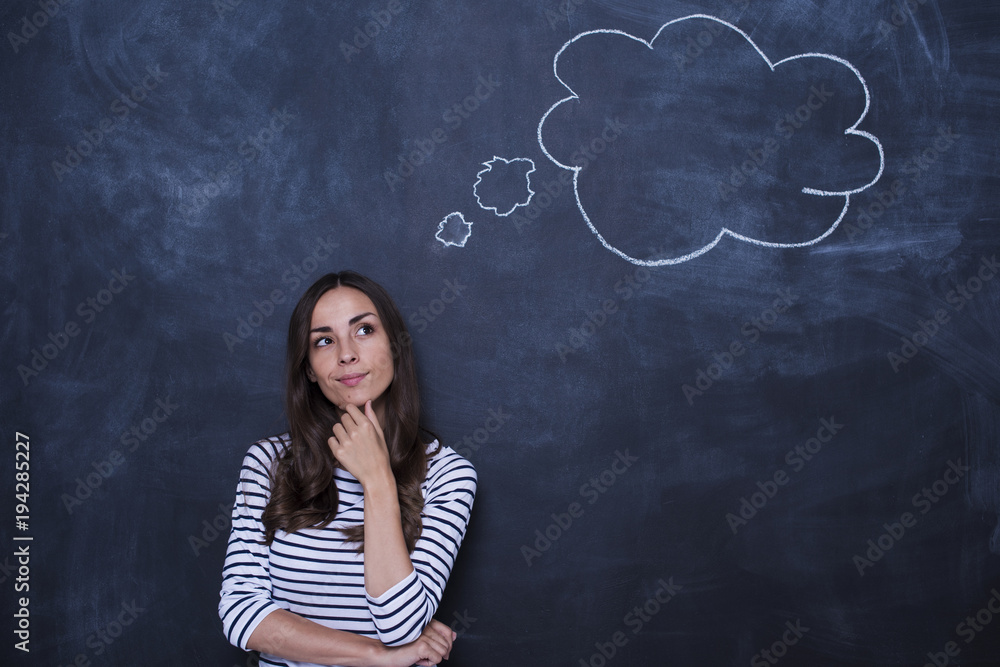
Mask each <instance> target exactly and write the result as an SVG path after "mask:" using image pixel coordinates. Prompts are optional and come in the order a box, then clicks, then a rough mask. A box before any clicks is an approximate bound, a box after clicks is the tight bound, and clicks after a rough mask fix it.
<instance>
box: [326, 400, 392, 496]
mask: <svg viewBox="0 0 1000 667" xmlns="http://www.w3.org/2000/svg"><path fill="white" fill-rule="evenodd" d="M327 444H329V445H330V451H331V452H333V456H334V457H335V458H336V459H337V461H339V462H340V464H341V465H342V466H344V469H345V470H347V472H349V473H351V474H352V475H354V476H355V477H356V478H357V479H358V481H359V482H361V486H363V487H366V488H367V486H368V483H369V482H372V481H376V480H380V479H381V480H383V481H385V480H386V476H388V478H390V479H391V477H392V465H391V464H390V462H389V450H388V448H387V447H386V445H385V435H384V434H383V433H382V426H381V425H380V424H379V423H378V417H377V416H376V415H375V410H374V409H372V402H371V401H367V402H366V403H365V411H364V413H362V412H361V410H359V409H358V408H357V406H354V405H348V406H347V410H346V411H345V412H344V414H343V415H342V416H341V418H340V422H339V423H337V424H334V425H333V436H332V437H331V438H329V439H328V440H327ZM393 484H395V482H393Z"/></svg>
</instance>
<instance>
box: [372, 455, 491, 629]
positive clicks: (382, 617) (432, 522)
mask: <svg viewBox="0 0 1000 667" xmlns="http://www.w3.org/2000/svg"><path fill="white" fill-rule="evenodd" d="M476 485H477V477H476V470H475V468H473V467H472V464H471V463H469V462H468V461H467V460H465V459H464V458H462V457H461V456H459V455H458V454H457V453H455V452H454V451H453V450H451V449H449V448H442V449H441V451H440V452H439V453H438V455H437V456H435V457H434V458H433V459H432V460H431V464H430V467H429V469H428V471H427V479H426V480H425V482H424V484H423V489H424V510H423V512H422V513H421V515H422V520H423V531H422V533H421V536H420V538H419V539H418V540H417V543H416V546H415V548H414V550H413V553H412V554H411V555H410V560H411V561H412V562H413V568H414V571H413V572H411V573H410V575H409V576H408V577H406V578H405V579H403V580H402V581H400V582H399V583H398V584H396V585H395V586H393V587H392V588H390V589H389V590H388V591H386V592H385V593H383V594H382V595H380V596H379V597H377V598H373V597H371V596H367V595H366V597H367V599H368V608H369V610H370V611H371V615H372V619H373V620H374V622H375V628H376V630H377V632H378V638H379V640H381V641H382V643H384V644H386V645H389V646H398V645H401V644H406V643H408V642H411V641H414V640H415V639H417V638H418V637H419V636H420V633H421V631H423V629H424V627H425V626H426V625H427V624H428V623H429V622H430V620H431V618H432V617H433V616H434V613H435V612H436V611H437V608H438V605H440V603H441V596H442V594H443V592H444V587H445V584H446V583H447V582H448V577H449V576H450V575H451V570H452V567H453V566H454V564H455V557H456V555H457V554H458V548H459V547H460V546H461V544H462V540H463V539H464V537H465V531H466V528H467V527H468V523H469V515H470V513H471V511H472V504H473V501H474V500H475V497H476Z"/></svg>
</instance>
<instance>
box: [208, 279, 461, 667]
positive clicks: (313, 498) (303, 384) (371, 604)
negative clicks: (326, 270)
mask: <svg viewBox="0 0 1000 667" xmlns="http://www.w3.org/2000/svg"><path fill="white" fill-rule="evenodd" d="M409 343H410V339H409V334H408V333H407V332H406V326H405V324H404V323H403V318H402V317H401V316H400V314H399V310H398V309H397V308H396V306H395V304H394V303H393V301H392V299H391V298H390V297H389V295H388V294H387V293H386V291H385V290H384V289H383V288H382V287H381V286H379V285H378V284H377V283H375V282H373V281H371V280H369V279H367V278H365V277H363V276H361V275H358V274H356V273H353V272H349V271H344V272H342V273H339V274H337V273H331V274H327V275H325V276H323V277H322V278H320V279H319V280H318V281H317V282H316V283H315V284H314V285H312V287H310V288H309V289H308V290H307V291H306V293H305V294H304V295H303V296H302V298H301V299H300V300H299V302H298V304H297V305H296V307H295V310H294V312H293V313H292V318H291V322H290V324H289V327H288V351H287V358H286V396H285V410H286V416H287V417H288V422H289V432H288V433H285V434H283V435H280V436H276V437H272V438H268V439H266V440H261V441H260V442H257V443H256V444H254V445H253V446H252V447H251V448H250V450H249V451H248V452H247V455H246V458H245V459H244V460H243V468H242V470H241V472H240V482H239V486H238V488H237V493H236V504H235V506H234V508H233V529H232V533H231V535H230V538H229V548H228V551H227V553H226V563H225V567H224V569H223V582H222V599H221V601H220V603H219V615H220V616H221V618H222V623H223V629H224V631H225V633H226V636H227V637H228V639H229V641H230V642H232V643H233V644H234V645H236V646H239V647H240V648H243V649H248V650H256V651H259V652H260V664H261V665H271V666H273V665H282V666H287V667H305V666H306V665H342V666H345V667H348V666H351V667H355V666H356V667H365V666H369V665H371V666H376V665H377V666H386V667H409V665H413V664H417V665H435V664H437V663H438V662H440V661H441V660H442V659H445V658H447V657H448V654H449V652H450V650H451V645H452V641H453V640H454V638H455V635H454V633H453V632H452V631H451V629H450V628H448V627H447V626H446V625H444V624H443V623H440V622H439V621H435V620H432V618H431V617H432V616H433V615H434V612H435V611H436V610H437V607H438V604H439V603H440V601H441V594H442V593H443V591H444V586H445V583H446V582H447V580H448V576H449V575H450V573H451V568H452V565H453V564H454V562H455V556H456V554H457V552H458V548H459V545H460V544H461V543H462V539H463V538H464V536H465V530H466V526H467V524H468V521H469V513H470V511H471V509H472V503H473V500H474V499H475V494H476V472H475V470H474V469H473V467H472V465H471V464H470V463H469V462H468V461H466V460H465V459H464V458H462V457H461V456H459V455H458V454H456V453H455V452H454V451H453V450H452V449H450V448H449V447H442V446H440V445H439V444H438V442H437V441H436V440H434V439H433V438H431V437H430V436H429V434H428V433H427V432H426V431H423V430H422V429H421V428H420V422H419V415H420V401H419V396H418V392H417V379H416V370H415V366H414V361H413V355H412V350H411V348H410V345H409Z"/></svg>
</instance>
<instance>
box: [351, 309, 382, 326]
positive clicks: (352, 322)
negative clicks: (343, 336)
mask: <svg viewBox="0 0 1000 667" xmlns="http://www.w3.org/2000/svg"><path fill="white" fill-rule="evenodd" d="M374 314H375V313H371V312H369V313H361V314H360V315H355V316H354V317H352V318H351V319H350V320H348V322H347V324H348V326H350V325H352V324H354V323H355V322H357V321H358V320H362V319H364V318H366V317H368V316H369V315H374Z"/></svg>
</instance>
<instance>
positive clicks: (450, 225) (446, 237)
mask: <svg viewBox="0 0 1000 667" xmlns="http://www.w3.org/2000/svg"><path fill="white" fill-rule="evenodd" d="M470 236H472V223H471V222H466V221H465V216H463V215H462V214H461V213H459V212H458V211H455V212H454V213H449V214H448V215H446V216H445V218H444V220H442V221H441V222H439V223H438V230H437V233H436V234H435V235H434V238H436V239H437V240H438V241H440V242H441V243H443V244H444V245H445V246H450V245H454V246H458V247H459V248H464V247H465V242H466V241H468V240H469V237H470Z"/></svg>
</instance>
